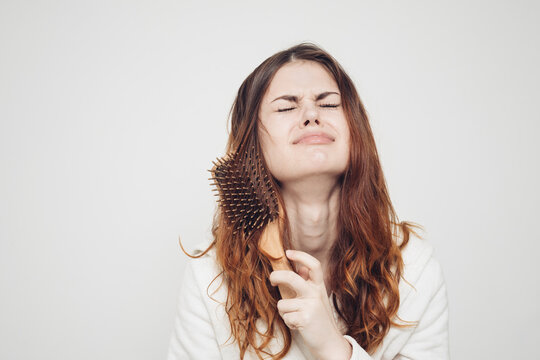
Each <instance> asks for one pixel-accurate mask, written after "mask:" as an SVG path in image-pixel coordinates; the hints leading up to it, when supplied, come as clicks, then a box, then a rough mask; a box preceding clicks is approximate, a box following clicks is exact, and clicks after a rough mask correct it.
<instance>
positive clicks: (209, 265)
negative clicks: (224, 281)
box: [185, 243, 222, 294]
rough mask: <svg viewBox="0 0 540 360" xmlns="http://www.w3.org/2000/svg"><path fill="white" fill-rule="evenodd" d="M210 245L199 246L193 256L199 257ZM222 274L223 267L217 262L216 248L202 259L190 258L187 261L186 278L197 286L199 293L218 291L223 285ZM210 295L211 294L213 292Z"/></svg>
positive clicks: (202, 244)
mask: <svg viewBox="0 0 540 360" xmlns="http://www.w3.org/2000/svg"><path fill="white" fill-rule="evenodd" d="M209 245H210V243H201V244H198V245H197V246H196V247H195V249H194V251H193V252H192V254H193V255H195V256H199V255H200V254H202V253H203V252H204V251H205V250H206V249H207V248H208V246H209ZM221 273H222V271H221V267H220V266H219V264H218V262H217V260H216V251H215V248H214V247H212V248H211V249H210V250H209V251H207V252H206V253H205V254H204V255H202V256H201V257H197V258H188V260H187V264H186V268H185V276H186V277H188V278H189V280H190V281H191V282H192V283H193V284H196V285H197V287H198V288H199V291H201V292H202V293H204V292H206V290H207V289H208V290H210V289H214V290H217V289H218V287H219V285H220V284H221V276H220V275H221ZM208 293H209V294H211V292H208Z"/></svg>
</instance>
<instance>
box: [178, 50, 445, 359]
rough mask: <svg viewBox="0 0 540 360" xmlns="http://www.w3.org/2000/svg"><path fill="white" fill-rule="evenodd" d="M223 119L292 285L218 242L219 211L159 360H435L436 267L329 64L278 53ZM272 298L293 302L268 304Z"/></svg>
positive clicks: (311, 54)
mask: <svg viewBox="0 0 540 360" xmlns="http://www.w3.org/2000/svg"><path fill="white" fill-rule="evenodd" d="M231 111H232V117H231V120H232V123H231V133H230V136H229V142H228V146H227V151H228V152H232V151H235V149H238V148H239V147H240V145H241V144H246V143H248V144H249V146H254V147H255V148H256V149H257V150H258V151H260V153H262V154H263V164H264V166H265V168H266V169H267V170H268V171H269V172H270V173H271V175H272V182H273V184H274V187H275V188H276V189H278V190H277V196H278V199H279V202H280V204H283V209H284V212H285V215H286V216H285V217H284V220H285V221H284V222H285V224H284V225H285V226H284V231H283V234H282V237H283V245H284V247H285V249H289V251H287V257H288V259H289V260H290V262H291V263H292V264H293V265H294V268H295V271H288V270H279V271H272V268H271V266H270V263H269V262H268V260H267V259H266V258H265V257H264V256H263V255H262V254H261V253H260V251H258V249H257V246H256V244H257V241H258V239H257V238H256V236H255V237H251V238H249V239H247V240H243V241H241V239H240V238H236V237H235V236H238V235H235V236H233V235H231V234H232V233H231V231H228V230H227V226H228V225H227V222H226V221H225V217H224V215H223V214H222V213H221V212H220V211H219V209H218V211H217V212H216V217H215V219H214V226H213V229H212V230H213V235H214V240H213V242H212V243H211V244H210V246H209V247H207V248H206V249H205V247H201V248H200V249H199V250H200V254H199V255H198V256H197V257H198V259H196V260H190V261H189V262H188V265H187V268H186V271H185V275H184V280H183V283H182V290H181V294H180V299H179V305H178V315H177V318H176V322H175V332H174V334H173V336H172V338H171V343H170V347H169V359H170V360H173V359H218V358H222V359H239V358H240V359H262V358H268V359H270V358H272V359H430V360H433V359H447V358H448V357H449V355H448V308H447V295H446V286H445V282H444V278H443V274H442V271H441V268H440V265H439V263H438V262H437V261H436V260H435V259H434V258H433V257H432V247H431V246H430V245H429V244H428V243H426V242H425V241H424V240H422V239H420V238H419V237H418V235H417V234H416V233H415V232H414V231H413V229H412V226H413V225H412V224H411V223H407V222H398V221H397V216H396V215H395V212H394V209H393V207H392V204H391V202H390V199H389V196H388V191H387V188H386V184H385V180H384V176H383V173H382V169H381V165H380V162H379V159H378V154H377V150H376V147H375V141H374V138H373V135H372V132H371V128H370V125H369V122H368V117H367V115H366V112H365V110H364V107H363V105H362V103H361V101H360V98H359V97H358V94H357V92H356V89H355V87H354V84H353V83H352V81H351V79H350V78H349V77H348V76H347V74H346V73H345V72H344V71H343V69H342V68H341V66H340V65H339V64H338V63H337V61H336V60H335V59H333V58H332V57H331V56H330V55H329V54H328V53H326V52H325V51H323V50H322V49H321V48H319V47H317V46H315V45H313V44H311V43H302V44H299V45H297V46H293V47H291V48H289V49H287V50H284V51H281V52H278V53H277V54H275V55H273V56H271V57H270V58H268V59H267V60H265V61H264V62H263V63H262V64H261V65H259V66H258V67H257V68H256V69H255V70H254V71H253V73H251V74H250V75H249V76H248V78H247V79H246V80H245V81H244V82H243V84H242V85H241V87H240V89H239V91H238V95H237V98H236V100H235V102H234V104H233V107H232V110H231ZM253 114H257V116H253ZM414 235H416V236H414ZM246 241H247V243H246ZM278 285H281V286H287V287H289V288H291V289H293V290H294V291H295V293H296V297H294V298H291V299H281V297H280V294H279V291H278V288H277V286H278Z"/></svg>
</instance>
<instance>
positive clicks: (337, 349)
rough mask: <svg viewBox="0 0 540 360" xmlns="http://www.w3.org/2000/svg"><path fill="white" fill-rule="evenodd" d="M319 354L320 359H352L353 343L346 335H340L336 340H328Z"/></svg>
mask: <svg viewBox="0 0 540 360" xmlns="http://www.w3.org/2000/svg"><path fill="white" fill-rule="evenodd" d="M317 355H318V356H317V359H319V360H350V358H351V356H352V345H351V343H350V342H349V341H348V340H347V339H345V337H343V336H339V338H337V339H336V340H334V341H332V342H327V344H326V346H325V347H324V348H322V349H321V350H320V351H318V352H317Z"/></svg>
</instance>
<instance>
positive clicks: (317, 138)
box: [293, 133, 335, 144]
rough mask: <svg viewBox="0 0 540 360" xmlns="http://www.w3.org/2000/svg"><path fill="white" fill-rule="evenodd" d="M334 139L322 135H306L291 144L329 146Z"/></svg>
mask: <svg viewBox="0 0 540 360" xmlns="http://www.w3.org/2000/svg"><path fill="white" fill-rule="evenodd" d="M334 141H335V139H334V138H332V137H331V136H329V135H327V134H324V133H315V134H306V135H304V136H302V137H300V138H299V139H297V140H296V141H295V142H293V144H329V143H332V142H334Z"/></svg>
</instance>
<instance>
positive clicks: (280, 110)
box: [278, 104, 339, 112]
mask: <svg viewBox="0 0 540 360" xmlns="http://www.w3.org/2000/svg"><path fill="white" fill-rule="evenodd" d="M338 106H339V104H322V105H321V107H324V108H337V107H338ZM293 109H296V108H295V107H290V108H284V109H278V112H285V111H291V110H293Z"/></svg>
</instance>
